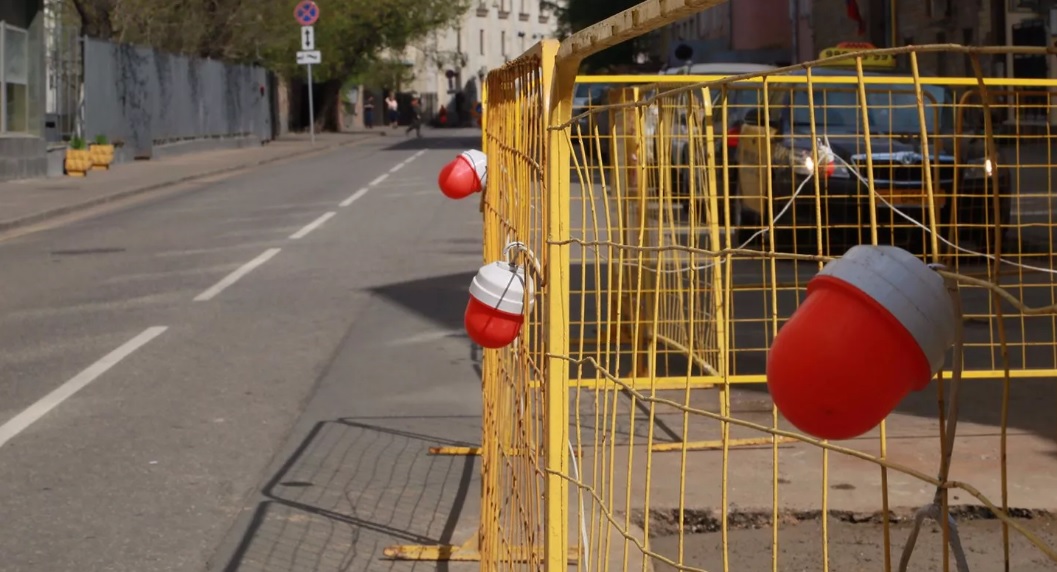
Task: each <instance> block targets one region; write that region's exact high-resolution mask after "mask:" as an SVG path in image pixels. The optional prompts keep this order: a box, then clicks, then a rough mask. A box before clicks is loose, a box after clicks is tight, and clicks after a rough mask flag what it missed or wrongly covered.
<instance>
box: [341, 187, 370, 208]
mask: <svg viewBox="0 0 1057 572" xmlns="http://www.w3.org/2000/svg"><path fill="white" fill-rule="evenodd" d="M368 190H369V189H367V188H362V189H360V190H358V191H356V192H355V193H352V196H350V197H349V198H347V199H345V200H343V201H341V203H340V204H338V206H339V207H347V206H349V205H351V204H352V203H354V202H356V201H358V200H360V199H361V198H363V195H366V194H367V191H368Z"/></svg>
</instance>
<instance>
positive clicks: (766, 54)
mask: <svg viewBox="0 0 1057 572" xmlns="http://www.w3.org/2000/svg"><path fill="white" fill-rule="evenodd" d="M791 9H792V8H791V4H790V0H738V1H736V2H724V3H723V4H720V5H718V6H715V7H713V8H709V9H708V10H703V11H701V12H699V13H697V14H695V15H693V16H690V17H688V18H684V19H682V20H680V21H678V22H675V23H673V24H670V25H669V26H666V27H665V28H664V29H662V30H661V34H660V52H661V53H660V54H659V55H660V56H661V57H662V59H664V60H665V61H666V62H667V65H669V66H676V65H684V64H685V63H686V62H687V61H688V60H687V59H686V58H685V57H684V55H685V54H686V53H690V52H687V51H686V49H687V48H690V49H691V52H692V53H691V57H690V59H689V61H692V62H693V63H705V62H710V61H720V60H723V61H739V62H740V61H745V62H753V63H765V64H781V63H789V62H790V61H791V60H792V59H793V57H794V56H793V47H794V42H793V37H794V33H795V32H794V29H793V26H792V25H791V21H790V16H791Z"/></svg>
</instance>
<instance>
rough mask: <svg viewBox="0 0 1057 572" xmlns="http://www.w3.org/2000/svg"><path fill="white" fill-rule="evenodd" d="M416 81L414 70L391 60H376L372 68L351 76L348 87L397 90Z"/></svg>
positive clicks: (400, 62) (402, 63)
mask: <svg viewBox="0 0 1057 572" xmlns="http://www.w3.org/2000/svg"><path fill="white" fill-rule="evenodd" d="M413 81H415V74H414V69H413V68H411V67H409V66H407V65H405V64H404V62H402V61H399V60H394V59H390V58H379V59H377V60H374V61H373V62H372V63H371V65H370V67H367V68H365V69H362V70H361V71H359V72H356V73H354V74H352V75H351V76H349V80H348V82H347V84H348V85H366V86H370V87H381V88H394V89H395V88H397V87H398V86H401V85H407V84H409V83H411V82H413Z"/></svg>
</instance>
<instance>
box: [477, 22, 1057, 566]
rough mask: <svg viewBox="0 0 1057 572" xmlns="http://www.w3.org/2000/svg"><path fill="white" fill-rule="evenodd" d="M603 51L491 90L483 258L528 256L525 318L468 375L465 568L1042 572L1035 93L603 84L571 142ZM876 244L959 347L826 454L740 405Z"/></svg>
mask: <svg viewBox="0 0 1057 572" xmlns="http://www.w3.org/2000/svg"><path fill="white" fill-rule="evenodd" d="M654 4H655V3H652V2H651V3H647V4H644V6H647V5H648V6H647V8H648V7H649V6H654ZM690 4H693V2H688V3H687V5H690ZM699 4H703V2H699ZM654 7H655V6H654ZM644 10H645V8H644ZM675 15H677V14H674V15H673V14H661V15H660V16H656V17H655V18H654V20H653V23H654V24H656V23H657V22H659V21H664V20H665V19H666V18H667V19H670V18H672V17H675ZM647 16H650V14H649V11H648V10H646V12H644V13H643V14H640V17H639V18H638V19H640V20H641V19H642V18H645V17H647ZM618 23H619V22H618ZM642 26H645V24H642ZM633 28H635V26H633V25H631V24H627V25H625V26H624V27H620V26H616V25H614V26H613V29H612V30H613V35H614V37H626V36H627V35H628V33H629V32H628V30H629V29H633ZM596 32H597V31H596ZM605 43H606V42H604V41H598V42H595V44H598V45H603V44H605ZM595 44H591V43H588V42H586V40H584V38H583V37H577V38H574V39H573V40H572V41H567V42H566V43H564V44H561V45H559V44H558V43H557V42H550V41H548V42H543V43H542V44H540V45H538V46H536V47H535V48H534V49H533V50H531V51H530V52H528V53H526V54H525V55H523V56H522V57H520V58H519V59H517V60H515V61H513V62H511V63H509V64H507V65H506V66H505V67H503V68H502V69H499V70H495V71H493V72H491V73H490V74H489V76H488V79H487V84H486V101H485V106H486V107H485V114H486V115H485V125H484V150H485V152H486V154H487V156H488V160H489V180H488V187H487V189H486V190H485V193H484V194H483V196H482V197H481V209H482V213H483V216H484V259H485V260H486V261H492V260H497V259H500V258H502V257H504V248H505V247H506V246H507V245H509V244H510V243H512V242H518V243H522V244H523V245H524V246H525V248H524V249H521V250H519V251H518V253H517V254H516V256H518V257H520V259H521V262H522V263H524V264H525V265H526V268H529V269H530V270H531V271H532V274H533V276H534V278H535V279H536V280H537V288H536V293H537V300H536V301H535V302H536V303H535V305H534V306H533V308H532V310H531V311H530V312H529V313H528V314H527V316H526V325H525V327H524V329H523V331H522V335H521V337H520V339H519V340H518V341H517V342H515V344H513V345H512V346H511V347H509V348H505V349H502V350H494V351H493V350H489V351H486V352H485V357H484V367H483V371H484V373H483V391H484V414H483V422H484V423H483V437H482V447H481V451H480V453H481V457H482V517H481V518H482V520H481V528H480V535H479V539H478V540H479V554H478V555H475V556H479V558H480V563H481V568H482V569H483V570H520V569H524V570H563V569H566V568H570V567H571V568H574V569H576V570H584V571H596V570H653V569H657V570H662V569H663V570H669V569H671V570H764V569H772V570H806V569H812V570H814V569H818V570H829V569H833V570H864V569H881V570H893V569H907V568H906V565H907V564H911V568H910V569H929V570H932V569H943V570H948V569H951V568H953V567H955V566H956V565H957V566H958V567H959V569H965V568H964V566H965V565H966V564H972V565H973V569H980V570H998V569H1003V568H1004V569H1006V570H1009V569H1016V570H1051V569H1054V566H1057V551H1055V550H1054V548H1053V547H1052V544H1053V542H1054V540H1053V538H1054V537H1053V535H1052V532H1049V531H1047V530H1045V529H1040V528H1039V527H1040V526H1043V525H1044V524H1045V523H1041V524H1040V523H1038V522H1033V521H1025V520H1022V519H1020V518H1015V517H1018V516H1024V515H1035V514H1037V513H1035V512H1033V511H1031V510H1029V509H1034V508H1043V509H1053V508H1057V493H1053V492H1051V491H1053V490H1057V489H1055V488H1054V487H1055V486H1057V471H1054V469H1055V468H1057V461H1055V457H1054V455H1052V451H1053V450H1054V447H1053V443H1052V440H1053V438H1054V437H1055V436H1057V421H1055V417H1057V416H1054V415H1052V411H1053V408H1054V405H1057V396H1054V394H1053V388H1052V387H1051V385H1052V382H1053V377H1054V376H1055V374H1057V337H1055V336H1057V319H1055V317H1054V316H1055V311H1054V306H1055V304H1057V280H1054V274H1055V270H1054V268H1055V267H1054V264H1053V257H1054V253H1053V251H1054V248H1053V242H1054V240H1055V236H1054V229H1055V228H1057V224H1055V220H1054V213H1055V212H1057V205H1055V204H1054V203H1053V200H1054V199H1053V197H1052V193H1051V189H1052V184H1051V181H1052V170H1053V168H1054V165H1055V162H1054V161H1053V157H1052V153H1053V148H1054V147H1053V143H1054V141H1053V139H1052V134H1051V127H1050V122H1049V121H1043V122H1041V123H1038V124H1028V123H1025V122H1024V120H1023V118H1024V117H1039V116H1041V117H1050V116H1051V115H1052V112H1053V109H1054V108H1053V99H1052V95H1053V88H1055V87H1057V82H1055V81H1049V80H1038V81H1023V80H1014V81H1011V80H1007V79H1002V78H985V77H983V76H982V74H980V75H978V77H972V78H922V77H920V75H919V74H918V72H917V60H916V58H917V54H918V53H921V52H924V51H945V53H949V54H952V55H956V56H957V57H969V58H973V59H974V60H978V59H979V58H980V57H982V55H986V54H988V53H991V52H989V51H988V50H979V49H977V50H973V49H967V48H960V47H952V46H938V47H937V46H926V47H920V48H916V49H904V50H900V51H898V54H899V56H900V57H901V58H905V59H906V60H907V62H908V64H909V67H910V72H908V73H906V74H904V75H902V76H900V77H883V76H872V75H870V74H865V73H864V72H863V70H862V69H861V64H860V66H859V67H858V69H856V68H852V69H851V70H844V71H837V70H835V68H832V67H828V66H826V65H824V64H825V63H826V62H815V63H812V64H809V65H806V66H803V69H802V70H801V71H800V72H799V73H791V72H792V70H783V71H782V72H781V73H772V74H763V75H759V76H756V77H753V78H733V79H732V78H718V77H716V78H708V77H692V78H691V77H678V78H672V77H642V76H625V77H615V78H593V79H592V78H586V77H581V78H579V80H580V81H588V82H590V81H594V82H600V83H613V84H617V85H616V86H615V87H613V89H611V90H610V92H609V95H610V98H609V104H608V105H605V106H601V107H598V108H594V109H590V110H587V111H586V112H585V113H584V114H583V115H581V116H576V117H574V116H573V112H574V110H573V107H572V95H573V87H574V82H575V81H576V78H575V70H576V67H577V66H578V64H579V60H580V58H581V57H582V56H584V55H587V53H589V52H590V49H587V48H585V47H584V46H586V45H595ZM598 45H595V48H597V47H598ZM592 49H594V48H592ZM893 53H895V52H893ZM857 61H860V62H861V59H859V60H857ZM743 95H746V97H742V96H743ZM871 243H873V244H896V245H899V246H902V247H904V248H906V249H908V250H910V251H911V252H914V253H916V254H918V255H919V256H921V257H922V258H923V259H924V260H926V261H928V262H931V263H935V264H938V265H942V267H943V268H945V270H944V271H943V273H944V275H945V276H946V277H947V278H948V279H949V280H950V281H951V284H954V285H957V288H958V299H959V303H960V305H961V308H962V311H963V314H964V318H965V320H964V326H963V336H964V343H963V344H961V345H960V346H959V347H958V348H957V350H958V351H956V352H955V353H954V354H953V355H952V360H951V362H950V364H949V365H950V367H951V368H952V371H946V372H943V373H941V375H940V376H939V379H938V380H937V381H934V383H933V384H932V385H931V386H930V387H929V388H928V389H927V390H925V391H923V392H921V393H919V394H916V395H914V396H911V397H910V398H908V399H907V400H906V402H905V403H904V404H903V405H902V406H901V407H900V408H899V409H898V410H897V411H896V412H894V413H893V415H892V416H891V417H890V418H889V420H888V421H887V422H886V423H884V424H882V425H881V426H880V427H879V428H877V430H875V431H874V432H872V433H870V434H868V435H866V436H864V437H862V438H860V439H856V440H854V441H850V442H846V443H840V444H833V443H827V442H822V441H818V440H815V439H812V438H809V437H806V436H804V435H801V434H799V433H797V432H796V431H795V430H794V429H793V428H792V427H790V426H789V424H788V423H786V422H785V421H784V420H783V419H782V417H781V415H780V413H779V412H778V411H777V410H776V409H775V408H774V406H773V405H772V404H771V402H770V400H769V398H768V396H767V393H766V390H765V388H764V387H763V386H761V385H760V384H761V383H762V382H764V381H765V377H764V371H765V366H766V356H767V349H768V347H769V344H770V343H771V341H772V340H773V338H774V335H775V334H776V332H777V331H778V329H779V328H780V327H781V325H782V324H783V323H784V322H785V320H787V319H788V318H789V316H790V315H791V314H792V312H793V311H794V310H795V309H796V307H797V305H798V303H799V301H800V300H801V299H802V298H803V294H804V289H805V286H806V283H807V281H808V280H809V279H810V278H811V277H812V276H813V275H814V274H815V273H816V272H818V270H819V269H820V268H821V266H822V265H823V264H824V263H825V262H826V261H828V260H831V259H832V258H833V257H836V256H840V255H841V254H843V252H844V251H845V250H847V248H849V247H850V246H852V245H854V244H871ZM863 367H868V364H863ZM855 377H856V372H855V371H849V372H848V378H849V383H854V382H855ZM973 378H979V379H980V380H979V381H976V380H975V379H973ZM961 379H972V381H969V382H968V383H967V384H966V385H965V387H961ZM988 379H994V380H996V381H989V380H988ZM1034 380H1039V384H1032V385H1026V384H1028V383H1029V382H1032V381H1034ZM959 391H960V393H958V392H959ZM1024 392H1028V393H1024ZM1018 395H1019V397H1018ZM1042 395H1048V396H1050V398H1051V399H1053V401H1050V402H1048V403H1040V399H1041V396H1042ZM951 403H962V407H961V409H960V410H959V409H958V408H957V407H955V408H953V409H952V408H950V405H951ZM959 418H965V419H964V420H963V432H962V433H959V434H958V435H957V439H956V438H955V430H956V429H957V427H958V420H959ZM965 426H968V427H969V429H964V427H965ZM1051 474H1052V475H1055V476H1053V477H1050V476H1048V475H1051ZM937 475H938V476H937ZM916 509H920V510H918V512H916V513H915V512H913V511H915V510H916ZM1040 514H1041V513H1040ZM915 516H918V517H920V518H924V517H926V516H928V517H930V518H932V519H933V520H934V521H936V522H937V523H938V524H936V525H935V530H936V531H937V532H941V534H939V536H938V537H937V538H939V539H940V541H932V542H929V541H928V540H917V539H918V533H917V529H915V528H914V527H913V526H912V525H911V524H909V523H908V522H911V521H913V520H914V517H915ZM967 519H973V521H976V520H979V521H980V522H983V523H985V524H984V525H980V527H982V528H980V529H979V530H978V529H977V528H972V527H970V526H968V524H967V523H968V522H969V521H968V520H967ZM980 519H982V520H980ZM959 524H960V525H962V526H961V528H960V529H959V526H958V525H959ZM849 526H851V527H854V526H860V527H867V528H866V532H865V533H863V532H856V531H855V530H853V528H849ZM978 528H979V527H978ZM959 530H960V532H959ZM864 534H865V536H863V535H864ZM856 535H858V536H856ZM915 542H917V544H920V546H918V547H917V550H916V552H915V551H914V550H913V546H914V545H915Z"/></svg>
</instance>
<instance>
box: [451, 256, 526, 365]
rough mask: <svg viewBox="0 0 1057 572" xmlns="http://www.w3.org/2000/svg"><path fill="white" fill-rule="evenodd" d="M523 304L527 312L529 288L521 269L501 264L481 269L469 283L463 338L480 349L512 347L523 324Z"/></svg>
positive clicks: (504, 263) (508, 263)
mask: <svg viewBox="0 0 1057 572" xmlns="http://www.w3.org/2000/svg"><path fill="white" fill-rule="evenodd" d="M508 249H509V247H508ZM525 300H528V309H529V310H531V309H532V303H533V284H532V279H531V278H530V277H528V276H526V275H525V271H524V269H523V268H521V267H519V266H517V265H516V264H514V263H512V262H503V261H500V262H493V263H491V264H487V265H485V266H482V267H481V269H480V270H478V271H477V276H475V277H474V279H473V282H471V283H470V301H469V303H468V304H467V305H466V314H465V316H464V318H463V322H464V325H465V327H466V333H467V335H469V336H470V339H471V340H473V341H474V342H475V343H477V344H478V345H480V346H481V347H484V348H489V349H498V348H502V347H506V346H508V345H510V344H512V343H513V342H514V340H516V339H517V337H518V334H519V333H520V332H521V326H522V325H523V324H524V323H525V304H526V302H525Z"/></svg>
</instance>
